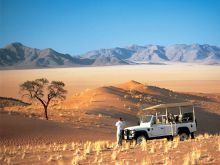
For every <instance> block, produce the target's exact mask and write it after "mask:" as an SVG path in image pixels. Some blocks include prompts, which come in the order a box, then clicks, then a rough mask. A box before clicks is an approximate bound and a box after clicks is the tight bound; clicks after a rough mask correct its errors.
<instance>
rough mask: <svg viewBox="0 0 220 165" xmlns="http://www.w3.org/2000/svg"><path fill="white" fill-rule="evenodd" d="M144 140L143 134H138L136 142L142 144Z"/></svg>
mask: <svg viewBox="0 0 220 165" xmlns="http://www.w3.org/2000/svg"><path fill="white" fill-rule="evenodd" d="M144 141H146V138H145V137H144V136H138V137H137V139H136V144H142V143H143V142H144Z"/></svg>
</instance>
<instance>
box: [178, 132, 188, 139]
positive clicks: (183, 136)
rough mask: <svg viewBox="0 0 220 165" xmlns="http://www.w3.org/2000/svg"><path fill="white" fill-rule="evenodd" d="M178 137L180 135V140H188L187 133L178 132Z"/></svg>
mask: <svg viewBox="0 0 220 165" xmlns="http://www.w3.org/2000/svg"><path fill="white" fill-rule="evenodd" d="M179 137H180V141H185V140H188V139H189V134H188V133H185V132H183V133H180V134H179Z"/></svg>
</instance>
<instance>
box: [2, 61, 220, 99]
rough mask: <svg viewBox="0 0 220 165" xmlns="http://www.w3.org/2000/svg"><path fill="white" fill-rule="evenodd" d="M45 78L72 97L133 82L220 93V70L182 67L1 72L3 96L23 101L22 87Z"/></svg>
mask: <svg viewBox="0 0 220 165" xmlns="http://www.w3.org/2000/svg"><path fill="white" fill-rule="evenodd" d="M41 77H46V78H48V79H49V80H62V81H64V82H65V83H66V88H67V90H68V95H69V96H71V95H73V94H75V93H76V92H81V91H82V90H84V89H86V88H90V89H91V88H96V87H100V86H106V85H111V84H117V83H122V82H126V81H130V80H136V81H139V82H141V83H147V84H151V85H156V86H160V87H164V88H169V89H171V90H175V91H181V92H204V93H220V85H219V84H220V66H209V65H191V64H178V65H134V66H133V65H132V66H131V65H129V66H105V67H84V68H59V69H32V70H5V71H4V70H1V71H0V80H1V81H0V88H1V90H0V96H7V97H14V98H20V96H19V95H18V93H19V88H18V86H19V84H21V83H22V82H24V81H26V80H33V79H36V78H41Z"/></svg>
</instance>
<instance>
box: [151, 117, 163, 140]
mask: <svg viewBox="0 0 220 165" xmlns="http://www.w3.org/2000/svg"><path fill="white" fill-rule="evenodd" d="M164 134H165V124H163V123H162V119H160V118H159V117H158V118H157V120H156V118H155V117H154V118H153V123H152V127H151V136H152V137H159V136H164Z"/></svg>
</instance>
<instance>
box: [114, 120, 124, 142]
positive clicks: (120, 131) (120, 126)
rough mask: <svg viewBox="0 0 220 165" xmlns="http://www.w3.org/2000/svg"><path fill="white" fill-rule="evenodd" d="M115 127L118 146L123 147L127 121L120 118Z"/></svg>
mask: <svg viewBox="0 0 220 165" xmlns="http://www.w3.org/2000/svg"><path fill="white" fill-rule="evenodd" d="M115 126H116V127H117V133H116V137H117V146H121V145H122V135H123V130H124V127H125V121H123V119H122V118H121V117H120V118H119V120H118V121H117V122H116V123H115Z"/></svg>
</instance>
